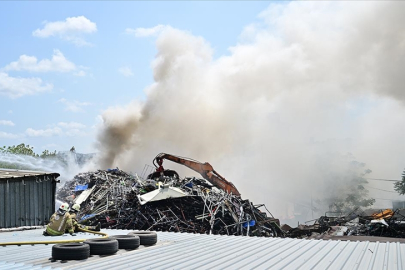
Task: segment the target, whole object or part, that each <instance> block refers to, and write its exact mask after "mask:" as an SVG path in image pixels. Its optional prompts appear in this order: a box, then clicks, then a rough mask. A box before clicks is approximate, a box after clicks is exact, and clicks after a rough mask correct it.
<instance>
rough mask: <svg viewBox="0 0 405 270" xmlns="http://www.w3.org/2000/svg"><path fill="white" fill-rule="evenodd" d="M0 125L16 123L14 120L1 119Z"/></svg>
mask: <svg viewBox="0 0 405 270" xmlns="http://www.w3.org/2000/svg"><path fill="white" fill-rule="evenodd" d="M0 125H3V126H15V124H14V123H13V122H12V121H9V120H0Z"/></svg>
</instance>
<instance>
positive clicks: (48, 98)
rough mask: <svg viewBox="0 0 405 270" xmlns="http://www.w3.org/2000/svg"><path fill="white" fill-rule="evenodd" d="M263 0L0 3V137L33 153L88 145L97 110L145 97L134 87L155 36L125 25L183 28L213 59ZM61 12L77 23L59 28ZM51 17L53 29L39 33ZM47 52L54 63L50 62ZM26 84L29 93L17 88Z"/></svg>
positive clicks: (143, 77) (145, 75)
mask: <svg viewBox="0 0 405 270" xmlns="http://www.w3.org/2000/svg"><path fill="white" fill-rule="evenodd" d="M269 4H270V2H266V1H236V2H230V1H224V2H210V1H202V2H196V1H190V2H186V1H179V2H169V1H162V2H138V1H136V2H106V1H102V2H95V1H90V2H81V1H72V2H49V1H45V2H20V1H18V2H0V35H1V40H2V41H3V42H1V43H0V72H1V74H2V77H1V79H0V80H1V81H0V97H1V99H0V142H1V143H0V144H1V145H6V146H7V145H13V144H18V143H21V142H24V143H28V144H30V145H32V146H34V150H36V152H41V151H42V150H43V149H49V150H58V151H59V150H68V149H69V148H70V147H71V146H73V145H75V146H76V148H77V150H78V151H79V152H93V151H94V150H95V149H94V147H93V142H94V140H95V134H96V133H95V128H94V126H95V124H97V122H98V121H100V120H99V115H100V114H101V113H102V112H103V110H105V109H107V108H108V107H110V106H119V105H122V104H127V103H128V101H129V100H133V99H144V98H145V97H144V93H143V89H144V88H145V87H147V86H148V85H150V84H151V83H152V82H153V75H152V69H151V66H150V65H151V61H152V60H153V58H154V56H155V54H156V48H155V37H153V36H152V37H144V38H142V37H136V36H135V35H134V34H130V33H127V32H126V29H128V28H130V29H133V30H134V29H137V28H151V27H155V26H157V25H170V26H172V27H174V28H178V29H181V30H185V31H189V32H190V33H192V34H193V35H196V36H202V37H203V38H204V39H205V40H206V41H207V42H209V43H210V45H211V47H212V48H213V49H214V57H215V58H217V57H219V56H222V55H227V54H229V51H228V48H229V47H230V46H234V45H235V44H236V43H237V42H238V36H239V35H240V33H241V32H242V30H243V28H244V27H245V26H246V25H248V24H250V23H252V22H254V21H255V20H256V19H257V15H258V14H259V13H260V12H261V11H263V10H264V9H266V7H268V6H269ZM68 18H73V19H77V20H78V21H79V19H78V18H81V20H82V21H80V22H81V23H82V26H81V27H82V28H80V27H79V28H75V29H73V30H70V32H66V31H65V32H63V29H65V28H63V27H69V26H67V25H68V24H69V22H68V21H67V19H68ZM58 22H59V24H60V25H62V30H61V28H58V29H56V30H55V29H54V30H52V31H53V32H45V30H46V29H45V28H46V26H47V25H48V26H49V25H50V26H52V25H54V26H55V23H56V24H57V23H58ZM71 23H72V24H74V23H75V22H74V21H71ZM76 23H77V22H76ZM86 27H87V28H86ZM36 30H37V32H35V31H36ZM41 33H42V34H41ZM24 55H25V56H26V57H27V56H28V57H30V58H29V59H31V61H32V60H33V58H32V57H35V58H36V62H35V64H34V65H28V63H27V61H19V59H20V60H21V58H20V57H21V56H24ZM54 55H56V56H59V57H61V58H62V60H63V61H62V62H59V64H55V63H52V62H51V63H50V62H49V60H51V59H52V57H53V56H54ZM18 61H19V62H18ZM33 61H35V60H33ZM41 61H45V62H42V63H41ZM47 61H48V62H47ZM13 62H14V65H13V64H12V63H13ZM47 64H48V65H47ZM120 71H121V72H120ZM10 84H12V85H10ZM27 87H28V88H29V89H31V93H27V91H22V90H21V88H24V89H25V88H27ZM17 93H19V94H17Z"/></svg>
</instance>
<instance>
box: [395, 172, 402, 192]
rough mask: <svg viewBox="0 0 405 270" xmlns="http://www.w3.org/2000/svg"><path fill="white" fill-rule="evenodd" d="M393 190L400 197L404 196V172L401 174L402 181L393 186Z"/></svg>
mask: <svg viewBox="0 0 405 270" xmlns="http://www.w3.org/2000/svg"><path fill="white" fill-rule="evenodd" d="M394 189H395V191H396V192H398V193H399V194H400V195H405V170H404V171H403V172H402V180H401V181H399V182H396V183H395V184H394Z"/></svg>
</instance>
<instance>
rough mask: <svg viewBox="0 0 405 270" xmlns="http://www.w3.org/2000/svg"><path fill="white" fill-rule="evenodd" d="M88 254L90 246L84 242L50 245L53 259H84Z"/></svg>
mask: <svg viewBox="0 0 405 270" xmlns="http://www.w3.org/2000/svg"><path fill="white" fill-rule="evenodd" d="M89 256H90V246H89V245H88V244H84V243H68V244H56V245H54V246H53V247H52V258H53V259H54V260H85V259H87V258H88V257H89Z"/></svg>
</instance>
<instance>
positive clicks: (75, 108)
mask: <svg viewBox="0 0 405 270" xmlns="http://www.w3.org/2000/svg"><path fill="white" fill-rule="evenodd" d="M58 102H61V103H63V104H64V105H65V110H66V111H71V112H84V109H83V108H82V107H84V106H89V105H91V103H89V102H79V101H77V100H73V101H69V100H67V99H65V98H61V99H59V100H58Z"/></svg>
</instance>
